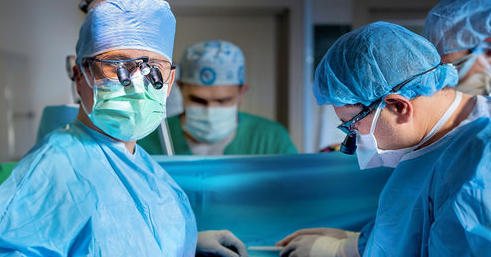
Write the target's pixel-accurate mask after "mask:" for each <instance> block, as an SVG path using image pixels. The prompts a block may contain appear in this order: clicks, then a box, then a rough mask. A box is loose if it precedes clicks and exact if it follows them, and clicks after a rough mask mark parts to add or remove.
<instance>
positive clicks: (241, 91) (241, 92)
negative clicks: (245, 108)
mask: <svg viewBox="0 0 491 257" xmlns="http://www.w3.org/2000/svg"><path fill="white" fill-rule="evenodd" d="M247 90H249V85H246V84H244V85H242V86H239V103H241V102H242V100H243V99H244V96H245V93H246V92H247Z"/></svg>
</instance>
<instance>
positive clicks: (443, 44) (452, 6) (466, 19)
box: [423, 0, 491, 95]
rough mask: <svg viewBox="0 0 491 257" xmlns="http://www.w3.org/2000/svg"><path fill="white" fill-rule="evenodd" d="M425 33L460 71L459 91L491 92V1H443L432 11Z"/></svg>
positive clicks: (475, 93)
mask: <svg viewBox="0 0 491 257" xmlns="http://www.w3.org/2000/svg"><path fill="white" fill-rule="evenodd" d="M423 36H424V37H426V38H427V39H428V40H429V41H430V42H432V43H433V44H434V45H435V47H436V49H437V50H438V53H439V54H440V56H441V57H442V61H443V62H445V63H452V64H454V65H455V67H456V68H457V70H458V71H459V84H458V85H457V87H456V89H457V90H459V91H462V92H464V93H467V94H471V95H488V94H490V93H491V1H486V0H442V1H441V2H440V3H438V4H437V5H436V6H435V7H433V9H431V11H430V12H429V14H428V16H427V18H426V22H425V26H424V28H423Z"/></svg>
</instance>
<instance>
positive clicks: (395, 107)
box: [384, 94, 414, 123]
mask: <svg viewBox="0 0 491 257" xmlns="http://www.w3.org/2000/svg"><path fill="white" fill-rule="evenodd" d="M384 101H385V103H386V107H385V108H386V109H387V110H388V111H389V113H390V115H394V116H395V119H396V121H397V123H408V122H409V121H411V120H412V119H413V118H414V116H413V115H414V113H413V111H414V109H413V105H412V103H411V101H409V100H408V99H406V98H405V97H402V96H400V95H396V94H391V95H388V96H386V97H385V100H384Z"/></svg>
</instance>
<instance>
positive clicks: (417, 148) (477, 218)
mask: <svg viewBox="0 0 491 257" xmlns="http://www.w3.org/2000/svg"><path fill="white" fill-rule="evenodd" d="M457 82H458V73H457V70H456V69H455V68H454V67H453V66H452V65H451V64H445V63H442V62H441V58H440V56H439V54H438V52H437V50H436V49H435V47H434V46H433V45H432V44H431V43H430V42H429V41H427V40H426V39H425V38H423V37H421V36H419V35H416V34H414V33H412V32H410V31H409V30H407V29H405V28H403V27H401V26H398V25H395V24H391V23H387V22H376V23H372V24H369V25H367V26H365V27H362V28H360V29H357V30H354V31H352V32H350V33H347V34H345V35H343V36H342V37H341V38H339V39H338V40H337V41H336V42H335V43H334V45H333V46H332V47H331V48H330V49H329V50H328V52H327V53H326V54H325V55H324V58H323V59H322V61H321V62H320V63H319V65H318V66H317V69H316V72H315V78H314V85H313V91H314V95H315V97H316V99H317V103H318V104H320V105H322V104H331V105H333V106H334V109H335V111H336V114H337V116H338V117H339V118H340V120H341V122H342V123H341V125H339V127H338V128H339V129H341V130H342V131H343V132H345V133H346V135H347V136H346V140H345V141H344V143H343V145H342V146H341V151H342V152H345V153H349V154H353V153H355V152H356V154H357V158H358V163H359V165H360V168H361V169H369V168H375V167H380V166H386V167H391V168H394V170H393V171H392V175H391V177H390V178H389V180H388V182H387V184H386V185H385V186H384V189H383V191H382V193H381V195H380V198H379V204H378V210H377V213H376V218H375V221H374V222H372V223H371V224H369V225H367V226H366V227H365V228H363V230H362V232H361V233H359V232H351V231H345V230H340V229H333V228H314V229H306V230H300V231H297V232H295V233H293V234H292V235H290V236H288V237H286V238H284V239H283V240H281V241H279V242H278V243H277V245H280V246H284V249H283V251H282V252H281V256H360V255H363V256H489V253H490V252H491V222H490V221H491V201H490V199H491V179H490V178H491V97H485V96H480V95H479V96H474V97H473V96H471V95H467V94H463V93H461V92H459V91H456V90H454V88H453V87H454V86H455V85H456V84H457Z"/></svg>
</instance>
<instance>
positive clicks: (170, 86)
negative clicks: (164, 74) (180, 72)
mask: <svg viewBox="0 0 491 257" xmlns="http://www.w3.org/2000/svg"><path fill="white" fill-rule="evenodd" d="M175 77H176V70H172V71H171V72H170V79H169V88H168V89H167V97H169V95H170V91H171V90H172V85H174V79H175Z"/></svg>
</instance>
